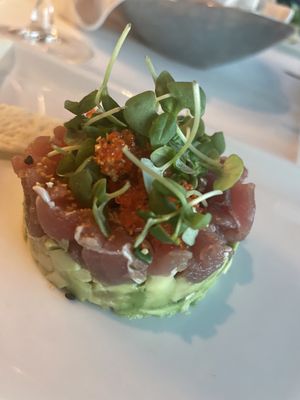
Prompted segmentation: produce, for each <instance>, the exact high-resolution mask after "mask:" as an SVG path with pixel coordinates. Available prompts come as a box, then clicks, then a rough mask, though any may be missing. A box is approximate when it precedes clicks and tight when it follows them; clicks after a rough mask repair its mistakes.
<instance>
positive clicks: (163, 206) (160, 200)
mask: <svg viewBox="0 0 300 400" xmlns="http://www.w3.org/2000/svg"><path fill="white" fill-rule="evenodd" d="M160 189H161V184H160V183H159V182H158V181H156V180H155V181H154V182H153V187H152V190H151V192H150V193H149V207H150V209H151V211H153V212H154V213H155V214H157V215H163V214H168V213H171V212H173V211H175V210H176V204H175V203H174V202H172V201H170V200H169V198H168V196H166V195H164V194H162V193H161V191H160ZM171 195H172V193H171Z"/></svg>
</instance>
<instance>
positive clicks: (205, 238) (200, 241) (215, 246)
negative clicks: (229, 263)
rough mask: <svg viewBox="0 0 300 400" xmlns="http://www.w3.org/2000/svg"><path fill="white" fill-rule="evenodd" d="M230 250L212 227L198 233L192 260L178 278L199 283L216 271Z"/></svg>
mask: <svg viewBox="0 0 300 400" xmlns="http://www.w3.org/2000/svg"><path fill="white" fill-rule="evenodd" d="M231 252H232V249H231V248H230V247H229V246H227V245H226V243H225V241H224V238H223V236H222V235H221V234H220V233H218V231H217V230H215V229H214V228H213V226H212V227H210V228H208V229H203V230H201V231H200V232H199V234H198V236H197V239H196V243H195V245H194V246H193V256H194V257H193V259H192V260H191V261H190V263H189V266H188V267H187V269H186V270H185V271H183V272H182V273H180V274H179V275H180V276H183V277H185V278H186V279H187V280H189V281H190V282H201V281H202V280H204V279H205V278H207V277H208V276H210V275H211V274H212V273H214V272H215V271H216V270H218V269H219V268H220V267H221V266H222V265H223V263H224V261H225V260H226V258H227V257H228V256H229V255H230V253H231Z"/></svg>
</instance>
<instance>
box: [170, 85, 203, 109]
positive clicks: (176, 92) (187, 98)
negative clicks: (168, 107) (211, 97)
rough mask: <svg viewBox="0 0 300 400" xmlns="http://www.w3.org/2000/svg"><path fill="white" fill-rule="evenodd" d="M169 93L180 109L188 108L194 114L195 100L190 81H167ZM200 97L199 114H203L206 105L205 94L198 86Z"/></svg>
mask: <svg viewBox="0 0 300 400" xmlns="http://www.w3.org/2000/svg"><path fill="white" fill-rule="evenodd" d="M167 86H168V89H169V92H170V94H171V95H172V96H173V97H174V98H175V99H176V100H177V104H178V105H179V106H180V109H185V108H187V109H189V110H190V112H191V114H192V115H195V102H194V95H193V83H192V82H170V83H168V85H167ZM199 97H200V116H202V115H203V114H204V111H205V105H206V96H205V93H204V91H203V90H202V89H201V88H199Z"/></svg>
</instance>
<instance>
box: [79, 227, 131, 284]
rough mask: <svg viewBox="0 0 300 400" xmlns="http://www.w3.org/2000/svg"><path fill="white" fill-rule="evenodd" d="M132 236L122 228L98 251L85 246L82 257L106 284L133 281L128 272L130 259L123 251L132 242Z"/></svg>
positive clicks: (93, 273)
mask: <svg viewBox="0 0 300 400" xmlns="http://www.w3.org/2000/svg"><path fill="white" fill-rule="evenodd" d="M131 242H132V238H131V237H130V236H129V235H128V234H127V233H126V232H125V231H124V230H123V229H121V228H117V229H116V230H115V231H114V234H113V235H112V236H111V237H110V238H109V239H108V240H106V242H105V243H104V244H103V246H102V247H101V248H99V250H98V251H93V250H89V249H87V248H83V250H82V259H83V261H84V264H85V265H86V267H87V269H88V270H89V271H90V272H91V273H92V275H93V276H94V277H95V278H96V279H98V280H100V281H101V282H104V283H106V284H119V283H124V282H132V280H131V278H130V275H129V273H128V268H127V262H128V259H127V258H126V257H125V256H124V254H123V253H122V247H123V246H124V245H126V244H127V243H131Z"/></svg>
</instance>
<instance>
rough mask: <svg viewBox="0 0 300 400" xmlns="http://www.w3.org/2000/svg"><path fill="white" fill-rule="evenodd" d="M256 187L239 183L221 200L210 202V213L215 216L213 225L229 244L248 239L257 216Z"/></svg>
mask: <svg viewBox="0 0 300 400" xmlns="http://www.w3.org/2000/svg"><path fill="white" fill-rule="evenodd" d="M254 189H255V185H254V184H253V183H241V182H237V183H236V184H235V185H234V186H233V187H232V188H231V189H230V190H228V191H227V192H226V193H225V194H224V195H223V196H219V198H217V197H216V198H212V199H210V200H209V201H208V203H209V206H208V211H209V212H211V213H212V215H213V223H214V224H216V225H217V226H219V227H220V230H221V231H222V233H223V234H224V236H225V239H226V240H227V241H228V242H238V241H240V240H243V239H245V238H246V236H247V235H248V233H249V232H250V229H251V227H252V224H253V221H254V215H255V198H254Z"/></svg>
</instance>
